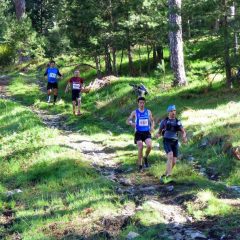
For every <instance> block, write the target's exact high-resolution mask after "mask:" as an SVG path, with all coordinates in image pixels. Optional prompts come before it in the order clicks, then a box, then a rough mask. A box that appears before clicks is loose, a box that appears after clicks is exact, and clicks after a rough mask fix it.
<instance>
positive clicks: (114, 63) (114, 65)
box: [112, 47, 118, 76]
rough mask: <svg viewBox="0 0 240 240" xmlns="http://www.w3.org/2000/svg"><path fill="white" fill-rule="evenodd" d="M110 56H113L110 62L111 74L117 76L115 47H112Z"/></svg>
mask: <svg viewBox="0 0 240 240" xmlns="http://www.w3.org/2000/svg"><path fill="white" fill-rule="evenodd" d="M112 57H113V64H112V67H113V74H114V75H115V76H117V75H118V73H117V56H116V48H115V47H112Z"/></svg>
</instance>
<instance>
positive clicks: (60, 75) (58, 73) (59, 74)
mask: <svg viewBox="0 0 240 240" xmlns="http://www.w3.org/2000/svg"><path fill="white" fill-rule="evenodd" d="M57 75H58V76H59V77H61V78H62V76H63V75H62V74H61V73H60V72H59V70H57Z"/></svg>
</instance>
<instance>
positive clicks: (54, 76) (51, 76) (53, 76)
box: [49, 73, 57, 78]
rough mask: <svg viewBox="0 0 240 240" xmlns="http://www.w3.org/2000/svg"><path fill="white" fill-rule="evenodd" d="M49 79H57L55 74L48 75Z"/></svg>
mask: <svg viewBox="0 0 240 240" xmlns="http://www.w3.org/2000/svg"><path fill="white" fill-rule="evenodd" d="M49 77H50V78H56V77H57V74H56V73H49Z"/></svg>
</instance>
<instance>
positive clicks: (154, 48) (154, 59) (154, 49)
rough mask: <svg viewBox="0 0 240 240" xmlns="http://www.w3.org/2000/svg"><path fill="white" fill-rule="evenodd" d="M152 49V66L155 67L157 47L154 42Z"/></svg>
mask: <svg viewBox="0 0 240 240" xmlns="http://www.w3.org/2000/svg"><path fill="white" fill-rule="evenodd" d="M152 49H153V68H155V67H156V66H157V49H156V46H155V44H153V46H152Z"/></svg>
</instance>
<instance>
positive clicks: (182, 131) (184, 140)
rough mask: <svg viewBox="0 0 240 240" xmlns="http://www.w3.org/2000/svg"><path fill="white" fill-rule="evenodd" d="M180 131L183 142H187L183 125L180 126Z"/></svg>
mask: <svg viewBox="0 0 240 240" xmlns="http://www.w3.org/2000/svg"><path fill="white" fill-rule="evenodd" d="M181 133H182V139H183V142H184V143H187V133H186V131H185V129H184V128H183V127H182V128H181Z"/></svg>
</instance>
